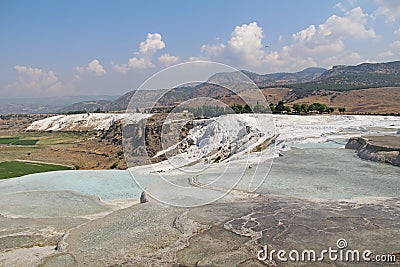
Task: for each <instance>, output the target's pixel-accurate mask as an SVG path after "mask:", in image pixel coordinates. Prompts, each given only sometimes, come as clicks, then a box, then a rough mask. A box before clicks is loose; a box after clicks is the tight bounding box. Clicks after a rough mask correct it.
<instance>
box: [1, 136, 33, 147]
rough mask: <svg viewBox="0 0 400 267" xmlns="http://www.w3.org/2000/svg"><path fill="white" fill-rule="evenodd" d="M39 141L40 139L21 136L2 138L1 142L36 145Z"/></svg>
mask: <svg viewBox="0 0 400 267" xmlns="http://www.w3.org/2000/svg"><path fill="white" fill-rule="evenodd" d="M38 141H39V140H38V139H20V138H19V137H3V138H0V144H3V145H20V146H33V145H36V143H37V142H38Z"/></svg>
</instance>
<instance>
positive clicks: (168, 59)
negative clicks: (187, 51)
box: [158, 53, 181, 66]
mask: <svg viewBox="0 0 400 267" xmlns="http://www.w3.org/2000/svg"><path fill="white" fill-rule="evenodd" d="M180 60H181V59H180V58H179V57H176V56H172V55H170V54H168V53H164V54H162V55H161V56H160V57H159V58H158V62H160V63H161V64H162V65H163V66H171V65H174V64H176V63H178V62H179V61H180Z"/></svg>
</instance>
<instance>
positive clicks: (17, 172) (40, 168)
mask: <svg viewBox="0 0 400 267" xmlns="http://www.w3.org/2000/svg"><path fill="white" fill-rule="evenodd" d="M59 170H71V168H70V167H67V166H62V165H53V164H45V163H36V162H21V161H4V162H0V179H7V178H12V177H19V176H23V175H26V174H31V173H39V172H49V171H59Z"/></svg>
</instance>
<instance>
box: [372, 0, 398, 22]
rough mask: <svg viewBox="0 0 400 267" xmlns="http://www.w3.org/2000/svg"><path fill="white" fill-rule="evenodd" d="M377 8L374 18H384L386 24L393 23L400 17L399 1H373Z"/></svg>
mask: <svg viewBox="0 0 400 267" xmlns="http://www.w3.org/2000/svg"><path fill="white" fill-rule="evenodd" d="M375 2H376V3H377V4H378V8H377V9H376V10H375V12H374V16H376V17H377V16H384V17H386V21H387V22H388V23H393V22H395V21H396V20H397V19H398V18H399V17H400V1H398V0H375Z"/></svg>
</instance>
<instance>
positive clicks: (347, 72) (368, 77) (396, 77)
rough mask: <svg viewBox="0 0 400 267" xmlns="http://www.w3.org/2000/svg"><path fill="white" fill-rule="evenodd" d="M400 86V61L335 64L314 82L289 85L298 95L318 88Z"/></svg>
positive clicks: (302, 95)
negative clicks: (355, 64) (352, 64)
mask: <svg viewBox="0 0 400 267" xmlns="http://www.w3.org/2000/svg"><path fill="white" fill-rule="evenodd" d="M398 86H400V61H395V62H389V63H363V64H360V65H357V66H335V67H333V68H332V69H330V70H327V71H326V72H324V73H323V74H322V75H321V76H320V77H318V78H317V79H315V80H314V81H312V82H307V83H299V84H292V85H288V87H290V88H292V89H294V91H295V93H296V95H297V96H298V97H306V96H308V95H310V94H311V93H313V92H314V91H318V90H331V91H348V90H358V89H367V88H379V87H398Z"/></svg>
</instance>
